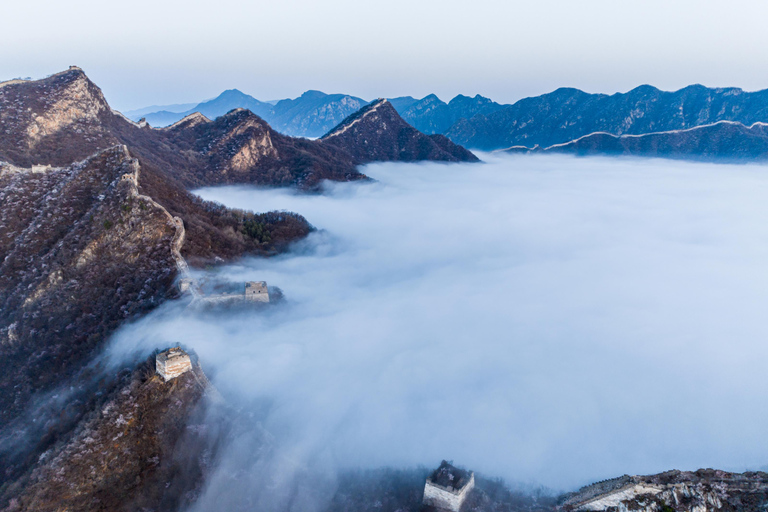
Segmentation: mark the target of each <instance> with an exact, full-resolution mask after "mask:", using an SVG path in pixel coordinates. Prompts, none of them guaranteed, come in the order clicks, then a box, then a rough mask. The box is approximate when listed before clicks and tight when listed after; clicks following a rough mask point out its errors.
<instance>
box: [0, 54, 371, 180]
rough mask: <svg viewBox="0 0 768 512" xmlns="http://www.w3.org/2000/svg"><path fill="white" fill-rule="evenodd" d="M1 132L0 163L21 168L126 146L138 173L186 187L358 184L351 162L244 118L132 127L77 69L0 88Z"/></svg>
mask: <svg viewBox="0 0 768 512" xmlns="http://www.w3.org/2000/svg"><path fill="white" fill-rule="evenodd" d="M0 131H2V132H5V134H6V136H5V137H3V138H0V160H2V161H6V162H10V163H12V164H14V165H19V166H30V165H33V164H51V165H58V166H62V165H67V164H69V163H71V162H73V161H76V160H80V159H83V158H85V157H87V156H88V155H90V154H93V153H94V152H95V151H97V150H100V149H104V148H107V147H110V146H113V145H116V144H125V145H126V146H128V147H129V149H130V151H131V152H132V153H133V154H134V155H136V156H137V157H138V158H139V159H140V160H141V162H142V165H144V164H148V165H149V166H150V167H152V168H153V169H157V170H158V172H160V171H161V172H162V173H163V174H165V175H166V176H167V177H170V178H173V179H174V180H175V181H177V182H178V183H179V184H181V185H184V186H199V185H204V184H218V183H233V182H240V183H258V184H262V185H273V186H274V185H294V186H302V187H306V188H311V187H313V186H315V185H316V184H317V183H319V182H320V181H321V180H323V179H336V180H349V179H361V178H363V175H362V174H360V173H359V172H358V171H357V170H356V169H355V167H354V165H353V163H352V162H351V160H350V157H349V155H347V154H345V153H343V152H339V151H338V150H337V149H335V148H329V147H327V146H324V145H323V144H321V143H319V142H317V141H308V140H306V139H295V138H292V137H287V136H283V135H280V134H278V133H276V132H275V131H274V130H272V129H271V128H270V127H269V125H268V124H267V123H266V122H264V121H263V120H262V119H261V118H259V117H258V116H256V115H254V114H252V113H249V112H247V111H244V110H235V111H234V112H231V113H230V114H228V115H225V116H222V117H221V118H220V119H217V120H216V121H212V122H211V121H208V119H207V118H205V117H204V116H201V115H199V114H194V115H191V116H189V117H187V118H185V119H184V120H182V121H180V122H179V123H178V124H176V125H174V126H172V127H170V128H168V129H152V128H151V127H149V126H147V125H139V124H136V123H133V122H132V121H129V120H128V119H126V118H124V117H123V116H122V115H120V114H118V113H115V112H113V111H112V110H111V109H110V108H109V105H108V104H107V102H106V100H105V99H104V96H103V94H102V93H101V90H99V88H98V87H96V86H95V85H94V84H93V83H92V82H91V81H90V80H89V79H88V77H86V76H85V74H84V73H83V71H82V70H80V69H79V68H71V69H69V70H68V71H65V72H63V73H59V74H57V75H53V76H51V77H48V78H46V79H43V80H37V81H29V82H27V81H22V82H20V83H18V82H17V83H8V84H0ZM228 173H229V174H228ZM202 176H206V177H208V178H209V179H210V180H211V181H209V182H206V181H204V180H203V178H202ZM238 180H239V181H238Z"/></svg>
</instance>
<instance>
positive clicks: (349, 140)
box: [320, 99, 479, 163]
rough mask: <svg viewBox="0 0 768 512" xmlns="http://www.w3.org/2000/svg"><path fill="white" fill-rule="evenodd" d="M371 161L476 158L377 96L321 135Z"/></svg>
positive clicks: (360, 159)
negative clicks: (407, 118) (414, 123)
mask: <svg viewBox="0 0 768 512" xmlns="http://www.w3.org/2000/svg"><path fill="white" fill-rule="evenodd" d="M320 140H321V141H322V142H323V143H324V144H326V145H329V146H334V147H336V148H339V149H341V150H343V151H345V152H346V153H348V154H350V155H351V156H352V158H353V159H354V161H355V162H357V163H368V162H418V161H424V160H432V161H442V162H477V161H479V160H478V158H477V157H476V156H475V155H473V154H472V153H471V152H470V151H467V150H466V149H464V148H462V147H461V146H457V145H456V144H454V143H452V142H451V141H449V140H448V139H446V138H445V137H443V136H442V135H425V134H423V133H421V132H420V131H418V130H417V129H416V128H414V127H412V126H411V125H409V124H408V123H406V122H405V121H404V120H403V119H402V118H401V117H400V115H399V114H398V113H397V111H396V110H395V108H394V107H393V106H392V104H391V103H390V102H389V101H388V100H384V99H381V100H377V101H374V102H373V103H371V104H370V105H367V106H366V107H365V108H362V109H361V110H359V111H358V112H356V113H355V114H353V115H351V116H349V117H348V118H347V119H345V120H344V122H342V123H341V124H339V125H338V126H337V127H335V128H334V129H333V130H331V131H330V132H328V133H327V134H326V135H324V136H323V137H322V138H321V139H320Z"/></svg>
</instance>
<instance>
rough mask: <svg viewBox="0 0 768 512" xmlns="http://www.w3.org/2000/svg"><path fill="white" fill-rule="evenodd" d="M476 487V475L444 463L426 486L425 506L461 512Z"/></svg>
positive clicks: (435, 471) (428, 480) (430, 477)
mask: <svg viewBox="0 0 768 512" xmlns="http://www.w3.org/2000/svg"><path fill="white" fill-rule="evenodd" d="M474 487H475V474H474V473H473V472H472V471H465V470H463V469H459V468H457V467H454V466H453V465H451V464H449V463H448V462H447V461H443V462H442V463H441V464H440V467H439V468H437V469H436V470H434V471H433V472H432V474H431V475H429V477H428V478H427V483H426V485H425V486H424V504H425V505H428V506H431V507H435V508H437V509H440V510H449V511H451V512H459V509H460V508H461V505H462V504H463V503H464V500H466V498H467V495H468V494H469V492H470V491H471V490H472V489H473V488H474Z"/></svg>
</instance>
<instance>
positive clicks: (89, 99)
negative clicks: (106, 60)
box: [0, 67, 119, 167]
mask: <svg viewBox="0 0 768 512" xmlns="http://www.w3.org/2000/svg"><path fill="white" fill-rule="evenodd" d="M14 82H15V83H9V84H7V85H5V86H3V87H0V133H2V135H3V136H2V137H0V160H2V161H6V162H11V163H13V164H15V165H19V166H23V167H28V166H31V165H35V164H51V165H58V166H62V165H68V164H70V163H72V162H75V161H78V160H82V159H83V158H85V157H87V156H88V155H91V154H93V153H95V152H96V151H98V150H100V149H105V148H107V147H110V146H113V145H115V144H117V143H118V142H119V141H118V140H117V139H116V138H115V137H114V136H113V134H112V133H111V131H110V129H109V122H110V121H111V119H112V118H113V117H115V115H114V114H112V111H111V110H110V108H109V105H108V104H107V101H106V100H105V99H104V95H103V94H102V93H101V90H100V89H99V88H98V87H96V85H94V84H93V82H91V81H90V80H89V79H88V77H86V76H85V73H83V71H82V70H81V69H80V68H76V67H72V68H69V69H68V70H67V71H64V72H61V73H57V74H55V75H52V76H49V77H48V78H44V79H42V80H35V81H14Z"/></svg>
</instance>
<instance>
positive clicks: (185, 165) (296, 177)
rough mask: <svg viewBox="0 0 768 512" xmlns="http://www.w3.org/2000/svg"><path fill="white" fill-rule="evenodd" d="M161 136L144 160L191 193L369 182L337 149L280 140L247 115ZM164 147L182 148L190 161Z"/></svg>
mask: <svg viewBox="0 0 768 512" xmlns="http://www.w3.org/2000/svg"><path fill="white" fill-rule="evenodd" d="M162 136H163V138H162V139H158V140H156V141H154V142H153V143H152V145H151V146H150V147H146V145H143V146H142V150H143V151H144V152H145V153H146V158H147V159H148V160H152V159H155V160H157V161H158V162H159V163H160V162H162V164H161V165H164V166H165V167H166V168H168V169H172V171H171V172H174V173H175V177H176V178H177V179H178V180H179V181H180V182H182V183H183V184H184V185H186V186H189V187H193V186H201V185H212V184H222V183H253V184H258V185H267V186H295V187H299V188H303V189H312V188H315V187H317V186H318V185H319V183H320V182H321V181H322V180H325V179H330V180H334V181H353V180H359V179H364V178H365V176H363V175H362V174H361V173H360V172H359V171H357V170H356V169H355V163H354V162H353V161H352V158H351V157H350V156H349V155H348V154H346V153H344V152H343V151H340V150H339V149H338V148H336V147H332V146H328V145H325V144H323V143H321V142H320V141H313V140H308V139H300V138H293V137H287V136H285V135H282V134H280V133H278V132H276V131H275V130H273V129H272V128H271V127H270V126H269V124H267V122H266V121H264V120H263V119H261V118H260V117H259V116H257V115H255V114H253V113H252V112H250V111H248V110H243V109H237V110H233V111H231V112H229V113H227V114H225V115H223V116H221V117H219V118H217V119H216V120H214V121H210V122H207V123H206V122H195V123H193V122H191V120H190V121H189V122H186V120H184V121H181V122H180V123H178V124H177V125H176V126H174V127H171V128H169V129H167V130H163V133H162ZM164 147H173V148H179V151H180V152H181V154H183V155H186V158H184V159H181V158H179V154H180V153H179V152H168V151H165V150H164ZM144 148H146V149H144ZM177 170H178V171H177Z"/></svg>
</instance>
